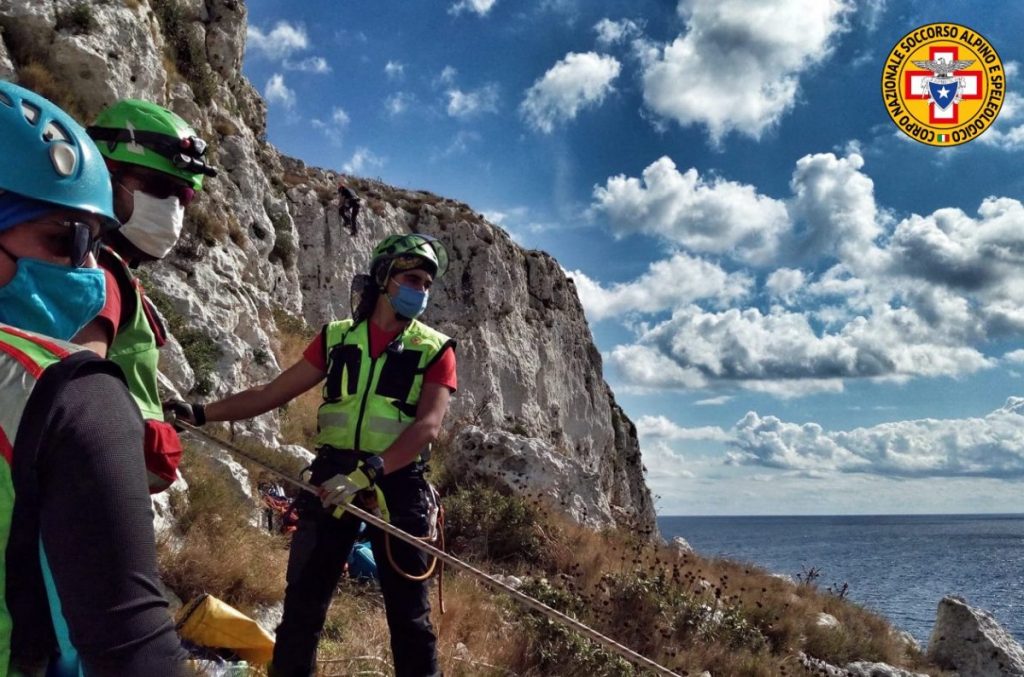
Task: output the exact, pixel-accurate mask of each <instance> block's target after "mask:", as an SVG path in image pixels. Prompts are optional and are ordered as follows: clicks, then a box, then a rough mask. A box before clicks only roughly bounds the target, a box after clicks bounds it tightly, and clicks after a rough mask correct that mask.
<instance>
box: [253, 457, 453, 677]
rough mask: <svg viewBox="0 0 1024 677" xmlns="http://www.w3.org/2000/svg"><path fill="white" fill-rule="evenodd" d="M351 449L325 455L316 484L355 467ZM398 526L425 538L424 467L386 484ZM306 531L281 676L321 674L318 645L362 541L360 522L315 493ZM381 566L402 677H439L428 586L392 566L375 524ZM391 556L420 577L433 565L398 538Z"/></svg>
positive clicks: (294, 570)
mask: <svg viewBox="0 0 1024 677" xmlns="http://www.w3.org/2000/svg"><path fill="white" fill-rule="evenodd" d="M355 464H356V460H355V456H354V455H353V454H352V453H351V452H348V453H346V452H337V450H330V451H326V452H325V451H322V452H321V453H320V454H319V455H318V456H317V459H316V461H314V462H313V466H312V470H313V478H312V482H313V484H319V483H320V482H323V481H324V480H325V479H327V478H328V477H330V476H331V475H334V474H335V473H337V472H344V473H348V472H351V471H352V470H354V469H355ZM379 486H380V488H381V490H382V491H383V492H384V497H385V500H386V501H387V504H388V510H389V511H390V513H391V523H392V524H393V525H395V526H396V527H398V528H399V529H402V530H404V531H407V532H409V533H410V534H413V535H414V536H425V535H426V534H427V532H428V529H429V526H428V524H427V494H426V492H427V484H426V480H424V479H423V469H422V465H421V464H419V463H414V464H413V465H410V466H408V467H406V468H403V469H401V470H399V471H397V472H394V473H391V474H389V475H386V476H385V477H383V478H382V479H381V481H380V482H379ZM298 506H299V526H298V530H297V531H296V532H295V534H294V535H293V536H292V547H291V552H290V554H289V557H288V574H287V583H288V585H287V588H286V590H285V597H284V616H283V618H282V619H281V625H279V626H278V628H277V643H276V644H275V646H274V661H273V664H272V671H271V673H270V674H271V675H273V677H308V676H310V675H313V674H315V672H316V666H315V662H316V647H317V644H318V642H319V640H320V633H321V631H322V630H323V627H324V621H325V619H326V618H327V610H328V608H329V607H330V604H331V597H332V596H333V594H334V590H335V588H336V586H337V585H338V580H339V578H340V577H341V572H342V569H343V567H344V565H345V561H346V560H347V559H348V555H349V551H350V550H351V549H352V545H353V543H354V542H355V539H356V534H357V532H358V530H359V524H360V521H359V520H358V519H356V518H354V517H352V516H351V515H349V514H348V513H346V514H344V515H343V516H342V517H341V518H340V519H338V518H335V517H334V516H333V515H332V514H331V511H333V508H331V511H328V510H325V509H324V508H323V507H322V506H321V505H320V501H319V500H318V499H317V498H316V497H315V496H313V495H312V494H308V493H307V494H303V496H302V497H301V498H300V499H299V502H298ZM368 533H369V535H370V543H371V545H372V547H373V557H374V559H375V560H376V562H377V573H378V575H379V576H380V587H381V592H382V593H383V594H384V609H385V613H386V615H387V619H388V628H389V630H390V631H391V653H392V656H393V657H394V663H395V675H396V677H433V676H435V675H440V672H439V671H438V669H437V637H436V635H435V634H434V628H433V625H431V623H430V602H429V600H428V599H427V594H428V586H427V583H426V581H421V582H417V581H410V580H409V579H407V578H405V577H403V576H401V575H400V574H399V573H397V572H396V571H395V570H394V568H392V566H391V565H390V563H389V562H388V556H387V552H386V551H385V547H384V538H385V534H384V533H382V532H381V531H380V530H379V529H376V528H374V527H368ZM391 553H392V555H393V557H394V560H395V563H396V564H398V566H400V567H401V568H402V570H403V571H405V572H407V573H409V574H413V575H417V574H422V573H423V572H425V571H426V568H427V556H426V555H425V554H424V553H422V552H420V551H419V550H417V549H416V548H413V547H412V546H410V545H408V544H406V543H404V542H402V541H399V540H398V539H394V538H392V539H391Z"/></svg>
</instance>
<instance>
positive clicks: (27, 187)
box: [0, 80, 120, 228]
mask: <svg viewBox="0 0 1024 677" xmlns="http://www.w3.org/2000/svg"><path fill="white" fill-rule="evenodd" d="M0 191H8V192H11V193H16V194H18V195H20V196H22V197H26V198H31V199H34V200H40V201H43V202H48V203H50V204H53V205H57V206H60V207H68V208H71V209H79V210H81V211H84V212H89V213H90V214H96V215H97V216H101V217H103V220H104V221H105V222H106V223H105V224H104V225H105V226H106V227H107V228H117V227H118V226H119V225H120V224H119V222H118V220H117V217H116V216H114V194H113V191H112V189H111V187H110V173H109V172H108V171H107V166H106V164H105V163H104V161H103V156H102V155H100V152H99V149H97V148H96V144H95V143H93V141H92V139H90V138H89V135H88V134H86V133H85V130H84V129H82V126H81V125H79V124H78V123H77V122H75V120H74V119H73V118H72V117H71V116H70V115H68V114H67V113H65V112H64V111H63V110H61V109H60V108H59V107H58V106H57V105H56V104H54V103H53V102H52V101H49V100H48V99H45V98H43V97H41V96H39V95H38V94H36V93H35V92H32V91H30V90H28V89H25V88H24V87H20V86H18V85H16V84H14V83H11V82H6V81H3V80H0Z"/></svg>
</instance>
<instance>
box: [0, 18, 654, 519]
mask: <svg viewBox="0 0 1024 677" xmlns="http://www.w3.org/2000/svg"><path fill="white" fill-rule="evenodd" d="M245 17H246V7H245V4H244V3H243V2H241V1H240V0H121V1H120V2H119V1H117V0H110V1H109V2H104V3H83V2H77V1H71V0H45V1H43V0H0V27H2V29H3V34H2V40H0V77H11V78H14V79H17V80H19V81H20V82H22V84H25V85H27V86H29V87H32V88H34V89H36V90H37V91H40V92H41V93H43V94H44V95H47V96H50V98H53V99H54V100H56V101H58V103H60V104H61V105H63V106H65V107H66V108H67V109H69V110H70V111H71V112H72V113H73V114H75V115H77V116H79V118H80V120H81V121H83V122H88V121H90V120H91V119H92V118H93V117H94V116H95V115H96V113H97V112H98V111H99V110H101V109H102V108H103V107H104V106H106V105H108V104H109V103H111V102H113V101H114V100H115V99H117V98H120V97H136V98H143V99H149V100H152V101H155V102H157V103H160V104H162V105H165V106H167V107H169V108H171V109H173V110H175V111H176V112H177V113H179V114H180V115H181V116H182V117H184V118H185V119H187V120H189V121H190V122H192V123H193V124H194V125H195V126H196V128H197V129H198V130H199V131H200V133H201V134H202V135H203V136H204V137H205V138H207V139H210V140H211V142H212V143H211V148H210V151H209V154H210V156H211V157H212V160H213V163H214V165H215V166H217V167H218V168H219V169H220V171H221V174H220V176H219V177H217V178H216V179H214V180H208V181H207V184H206V190H205V191H204V192H203V193H202V195H201V197H200V199H198V200H197V201H196V203H194V205H193V206H192V207H190V209H189V213H188V217H187V225H186V233H185V235H184V236H183V238H182V241H181V242H180V243H179V245H178V247H176V249H175V251H174V252H173V253H172V255H171V256H170V257H169V258H168V259H167V260H165V261H164V262H162V263H160V264H158V265H156V266H155V267H153V268H152V269H151V271H150V272H149V273H148V282H149V283H150V285H151V286H152V288H154V289H156V290H157V292H156V293H157V294H158V295H160V296H161V297H162V298H163V299H165V301H166V302H167V303H168V304H169V305H170V306H172V307H173V309H174V311H175V312H174V314H175V315H176V316H177V317H175V318H174V321H173V322H172V325H173V328H174V329H175V331H176V337H177V339H178V340H179V341H174V342H172V345H170V346H168V347H167V348H166V349H165V351H164V352H165V355H164V359H163V363H162V369H163V371H164V372H165V374H166V375H167V376H168V377H169V378H170V379H171V380H172V381H173V382H174V383H175V385H176V387H177V388H178V389H179V390H181V391H183V392H188V391H191V392H193V393H197V394H200V395H209V396H216V395H218V394H223V393H226V392H230V391H234V390H237V389H239V388H243V387H247V386H249V385H252V384H254V383H258V382H261V381H264V380H266V379H268V378H270V377H272V376H273V375H275V374H276V373H278V371H279V370H280V368H281V367H282V366H287V365H278V364H277V363H276V361H275V359H274V356H273V355H274V354H273V351H272V350H271V337H272V336H273V335H274V334H275V333H276V331H277V327H276V324H275V321H276V320H275V318H280V317H281V316H282V315H281V314H282V312H283V313H286V314H290V315H293V316H301V317H303V318H304V319H305V320H306V321H307V322H308V323H309V324H310V325H313V326H319V325H321V324H322V323H324V322H326V321H329V320H331V319H334V318H343V317H345V316H347V315H348V314H349V307H348V304H349V301H348V297H349V282H350V280H351V277H352V275H353V274H355V273H357V272H362V271H364V269H365V267H366V265H367V262H368V259H369V253H370V250H371V248H372V246H373V244H374V243H375V242H377V241H378V240H379V239H380V238H382V237H384V236H385V235H389V234H393V233H402V232H410V231H416V232H423V233H429V234H432V235H435V236H437V237H439V238H440V239H442V240H444V242H445V243H446V244H447V245H448V247H449V249H450V252H451V259H452V261H451V268H450V271H449V273H448V275H447V276H446V278H445V279H444V280H443V283H441V284H439V285H437V286H435V291H434V293H433V294H432V303H431V307H430V309H429V310H428V311H427V314H426V316H425V318H424V319H425V320H426V321H427V322H428V323H429V324H431V325H433V326H435V327H437V328H438V329H440V330H441V331H443V332H445V333H447V334H449V335H451V336H453V337H456V338H457V340H458V344H459V347H458V355H459V365H460V368H459V384H460V390H459V393H458V395H457V396H456V397H455V398H454V400H453V403H452V411H451V413H450V414H449V419H448V420H449V421H450V422H451V424H452V425H453V426H454V425H459V426H460V427H461V426H472V430H473V431H474V433H473V435H470V436H469V437H471V438H472V441H471V442H470V441H467V440H468V439H469V437H466V436H462V437H458V436H457V437H456V442H457V444H459V443H465V448H463V449H462V453H463V456H464V458H467V459H468V458H470V457H472V455H473V454H478V453H481V451H480V449H481V448H484V449H485V452H486V447H487V445H490V449H491V451H492V452H494V453H496V454H498V455H499V456H500V455H501V453H499V452H504V455H505V456H507V457H509V458H512V457H516V458H519V459H521V458H522V457H523V456H522V454H521V453H519V451H517V450H520V451H521V450H523V449H528V450H529V454H528V455H527V456H528V457H529V458H531V459H533V461H531V462H530V463H529V464H527V466H526V467H520V466H521V463H520V462H519V461H515V462H514V463H512V462H511V461H510V463H512V465H509V466H508V467H506V468H504V469H503V468H501V467H496V468H494V469H493V471H494V472H493V473H492V475H491V477H492V479H495V480H496V481H499V482H501V481H505V480H508V481H506V482H505V483H506V484H508V486H509V487H510V488H524V487H526V488H529V487H537V488H538V490H541V491H542V493H544V494H547V495H548V496H550V497H551V498H554V499H561V498H564V497H565V496H566V495H579V496H581V497H588V498H586V500H583V499H580V501H578V502H577V503H579V505H576V506H575V507H570V508H569V512H570V513H571V514H572V515H573V516H575V517H576V518H577V519H580V520H581V521H586V522H589V523H593V524H595V525H603V524H611V523H620V524H631V525H639V527H640V528H643V529H652V530H653V529H654V512H653V508H652V505H651V499H650V493H649V491H648V489H647V487H646V485H645V483H644V478H643V468H642V465H641V460H640V450H639V446H638V443H637V437H636V431H635V428H634V426H633V424H632V423H631V422H630V421H629V419H628V418H627V417H626V416H625V414H624V413H623V412H622V410H621V409H620V408H619V407H618V405H616V403H615V400H614V397H613V394H612V392H611V390H610V389H609V387H608V385H607V384H606V383H605V381H604V379H603V376H602V371H601V357H600V354H599V353H598V351H597V349H596V347H595V346H594V343H593V339H592V336H591V333H590V330H589V327H588V326H587V323H586V319H585V318H584V315H583V310H582V308H581V306H580V302H579V298H578V296H577V294H576V290H575V287H574V285H573V283H572V280H571V279H568V278H566V276H565V274H564V272H563V271H562V269H561V268H560V267H559V265H558V263H557V262H556V261H555V260H554V259H553V258H552V257H550V256H548V255H547V254H545V253H543V252H539V251H528V250H524V249H523V248H522V247H520V246H518V245H517V244H516V243H514V242H513V241H512V240H511V239H510V238H509V237H508V235H507V234H506V233H505V232H504V231H502V230H501V229H500V228H498V227H496V226H494V225H492V224H490V223H488V222H487V221H486V220H485V219H483V217H482V216H480V215H479V214H477V213H476V212H474V211H473V210H472V209H471V208H470V207H468V206H467V205H465V204H462V203H459V202H456V201H453V200H450V199H446V198H442V197H439V196H436V195H433V194H431V193H425V192H417V191H408V190H401V189H397V188H394V187H391V186H388V185H386V184H382V183H379V182H376V181H370V180H366V179H360V178H359V177H349V178H350V183H351V185H353V186H354V187H355V188H356V190H357V191H358V192H359V193H360V194H361V195H362V196H363V198H364V206H363V212H362V215H361V217H360V230H359V233H358V235H357V236H356V237H352V236H351V235H349V233H348V230H347V229H345V228H342V227H341V225H340V223H339V220H338V215H337V202H336V200H335V198H336V196H335V184H336V182H335V175H334V174H333V173H330V172H327V171H324V170H321V169H317V168H313V167H307V166H305V165H304V164H303V163H302V162H301V161H298V160H295V159H291V158H288V157H285V156H282V155H281V154H279V153H278V152H277V150H276V149H274V148H273V147H272V146H270V145H269V144H267V143H266V141H265V129H266V119H265V114H266V107H265V104H264V103H263V101H262V100H261V99H260V97H259V94H258V93H257V92H256V90H255V89H254V88H253V87H252V85H251V84H250V83H249V82H248V81H247V80H246V79H245V78H243V77H242V75H241V70H240V69H241V62H242V57H243V54H244V47H245V27H246V19H245ZM179 342H180V343H179ZM183 346H184V348H183ZM212 346H216V348H215V349H212V350H211V347H212ZM243 428H244V430H245V431H246V432H247V434H251V435H254V436H257V437H259V438H261V439H262V440H263V441H265V442H271V443H273V442H274V436H275V433H276V430H277V421H276V419H275V417H274V416H273V415H267V416H264V417H261V418H260V419H257V420H256V421H253V422H250V423H247V424H246V425H245V426H243ZM481 444H482V445H483V447H481V446H480V445H481ZM470 447H472V449H470ZM499 465H500V464H499ZM513 467H515V468H519V469H518V470H515V472H514V473H512V474H515V475H516V477H517V478H518V479H517V480H516V481H515V482H512V481H511V480H509V479H508V475H509V473H510V472H511V469H512V468H513ZM506 471H508V472H506ZM541 474H543V475H544V478H543V481H541V478H540V475H541ZM503 477H504V478H505V480H503V479H502V478H503ZM563 503H564V501H563ZM569 503H570V505H573V503H572V502H571V501H570V502H569ZM581 506H582V507H581Z"/></svg>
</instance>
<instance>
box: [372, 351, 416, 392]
mask: <svg viewBox="0 0 1024 677" xmlns="http://www.w3.org/2000/svg"><path fill="white" fill-rule="evenodd" d="M384 355H385V356H386V357H387V359H386V360H384V368H383V369H382V370H381V372H380V380H378V381H377V394H378V395H381V396H382V397H388V398H392V399H396V400H402V401H403V402H404V401H405V400H407V399H409V392H410V391H411V390H412V384H413V380H414V379H415V378H416V375H417V374H418V373H419V366H420V360H421V359H422V358H423V351H421V350H410V349H409V348H406V349H405V350H403V351H402V352H400V353H397V354H395V353H388V352H385V353H384Z"/></svg>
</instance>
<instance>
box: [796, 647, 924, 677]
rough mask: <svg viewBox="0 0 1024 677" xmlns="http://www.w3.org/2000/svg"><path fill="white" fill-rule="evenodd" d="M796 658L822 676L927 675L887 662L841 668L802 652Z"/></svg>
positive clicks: (906, 676)
mask: <svg viewBox="0 0 1024 677" xmlns="http://www.w3.org/2000/svg"><path fill="white" fill-rule="evenodd" d="M797 660H798V661H799V662H800V664H801V665H802V666H803V667H804V669H806V670H807V671H808V672H809V673H811V674H813V675H823V676H824V677H928V675H927V674H922V673H919V672H910V671H909V670H903V669H902V668H897V667H893V666H892V665H889V664H888V663H871V662H868V661H856V662H854V663H848V664H847V665H846V667H842V668H841V667H838V666H835V665H832V664H831V663H827V662H826V661H823V660H821V659H818V658H814V657H812V656H808V655H807V654H805V653H803V652H800V653H799V654H797Z"/></svg>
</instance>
